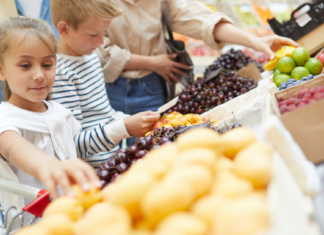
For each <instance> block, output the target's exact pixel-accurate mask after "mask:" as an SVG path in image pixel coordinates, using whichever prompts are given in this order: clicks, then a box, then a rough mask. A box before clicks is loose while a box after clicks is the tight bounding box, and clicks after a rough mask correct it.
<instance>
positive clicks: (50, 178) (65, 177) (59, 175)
mask: <svg viewBox="0 0 324 235" xmlns="http://www.w3.org/2000/svg"><path fill="white" fill-rule="evenodd" d="M55 160H56V159H55ZM37 174H38V178H39V179H40V180H41V182H42V183H43V184H44V185H45V187H46V188H47V190H48V191H49V192H50V194H51V197H52V198H53V199H55V198H57V197H59V194H58V191H57V186H58V185H59V186H61V188H62V189H63V192H64V194H65V195H67V196H71V197H73V196H75V195H74V193H73V191H72V190H71V185H72V184H79V185H80V187H81V188H82V189H83V191H85V192H87V191H89V190H90V184H92V185H94V186H95V187H98V188H100V187H101V183H100V180H99V178H98V176H97V175H96V173H95V171H94V169H93V168H92V167H91V166H90V165H89V164H87V163H85V162H84V161H82V160H79V159H75V160H67V161H64V162H61V161H57V160H56V161H49V162H48V164H47V163H45V164H43V165H42V166H41V167H39V170H38V172H37Z"/></svg>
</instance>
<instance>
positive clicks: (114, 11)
mask: <svg viewBox="0 0 324 235" xmlns="http://www.w3.org/2000/svg"><path fill="white" fill-rule="evenodd" d="M123 13H124V11H123V10H122V9H121V8H119V6H117V4H116V3H114V2H113V1H112V0H51V14H52V22H53V24H54V26H55V27H56V28H57V25H58V23H59V22H60V21H65V22H67V23H68V24H69V25H70V26H71V27H72V28H73V29H75V30H76V29H78V26H79V24H82V23H84V22H85V21H86V20H87V19H88V17H89V16H96V17H98V18H99V19H102V20H107V21H111V20H112V19H113V18H115V17H117V16H120V15H122V14H123Z"/></svg>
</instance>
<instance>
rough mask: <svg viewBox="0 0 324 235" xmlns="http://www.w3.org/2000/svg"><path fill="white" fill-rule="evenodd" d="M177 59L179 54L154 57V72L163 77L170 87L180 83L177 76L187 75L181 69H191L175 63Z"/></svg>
mask: <svg viewBox="0 0 324 235" xmlns="http://www.w3.org/2000/svg"><path fill="white" fill-rule="evenodd" d="M176 57H177V54H172V55H167V54H163V55H158V56H154V57H152V60H153V61H152V62H153V64H154V65H153V71H154V72H156V73H157V74H159V75H160V76H161V77H163V78H164V79H165V80H166V81H167V82H168V83H169V84H170V85H172V84H173V83H177V82H179V79H178V78H177V77H176V76H175V74H180V75H185V73H184V72H183V71H181V70H180V69H185V70H186V69H189V66H188V65H185V64H181V63H178V62H175V61H173V59H175V58H176Z"/></svg>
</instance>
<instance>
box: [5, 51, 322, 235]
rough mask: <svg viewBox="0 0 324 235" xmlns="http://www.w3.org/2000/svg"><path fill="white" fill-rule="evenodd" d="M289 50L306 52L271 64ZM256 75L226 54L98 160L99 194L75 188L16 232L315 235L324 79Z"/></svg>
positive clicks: (240, 58)
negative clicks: (130, 139) (130, 141)
mask: <svg viewBox="0 0 324 235" xmlns="http://www.w3.org/2000/svg"><path fill="white" fill-rule="evenodd" d="M295 50H297V51H300V50H303V49H302V48H297V49H295V48H282V50H281V51H278V52H277V54H276V56H277V57H280V56H281V57H280V58H279V59H278V58H276V61H275V62H276V63H277V64H278V63H279V61H280V59H282V58H285V57H288V58H290V59H291V58H294V56H292V55H293V54H294V51H295ZM310 59H311V58H309V56H308V58H307V60H305V62H304V64H306V63H307V61H309V60H310ZM286 60H287V59H286ZM292 60H293V59H292ZM316 62H317V61H316ZM224 63H225V65H228V64H230V65H231V66H232V67H226V66H224ZM273 63H274V62H273V61H272V62H271V61H270V62H269V64H267V65H266V66H264V69H266V70H270V69H269V68H271V69H274V67H275V66H274V64H273ZM294 63H295V61H294ZM280 64H281V63H279V65H280ZM288 65H289V63H288ZM224 67H225V68H224ZM258 67H259V68H258ZM307 67H308V66H305V67H304V68H305V69H307V70H308V72H309V70H311V69H310V68H309V67H308V68H307ZM231 68H232V69H231ZM277 68H278V69H279V71H280V72H284V70H285V69H287V71H288V69H291V70H293V68H292V67H291V68H287V66H277ZM218 69H220V72H219V73H218V74H217V75H215V76H213V77H211V76H210V77H209V78H208V75H209V74H211V73H213V71H216V70H218ZM260 70H261V68H260V66H256V64H255V62H254V61H253V60H252V59H250V58H249V57H247V56H245V55H244V54H243V53H242V52H240V51H235V50H230V51H229V52H228V53H225V54H224V55H223V56H222V57H220V58H219V59H217V60H216V61H215V63H213V64H212V65H211V66H209V67H208V68H207V69H206V71H205V73H204V77H200V78H198V79H197V80H196V81H195V82H194V83H192V84H190V85H188V86H187V87H185V88H184V90H183V91H182V92H181V94H180V95H179V97H178V98H177V99H176V100H175V102H174V101H173V102H174V103H172V105H171V107H168V108H167V109H166V110H164V111H163V113H162V114H161V119H160V120H159V121H158V122H157V123H156V124H155V125H154V126H153V127H152V130H151V131H149V132H147V133H146V134H145V136H140V137H138V138H137V139H136V142H135V144H134V145H132V146H129V147H127V148H121V149H119V150H118V151H116V155H115V157H113V158H111V159H109V160H108V161H106V162H103V163H101V164H100V166H99V168H98V171H97V172H98V176H99V177H100V179H101V180H102V184H103V189H102V190H98V189H95V188H92V189H91V191H90V192H87V193H84V192H82V190H81V189H80V188H79V187H78V186H74V187H73V190H74V192H75V194H76V198H68V197H61V198H59V199H57V200H55V201H53V202H51V203H50V204H49V205H48V206H47V208H46V209H45V210H44V212H43V214H42V217H43V218H42V219H41V220H40V221H38V222H37V223H35V221H32V222H33V224H34V225H32V226H27V227H26V226H25V228H21V229H19V227H20V226H18V232H17V233H16V234H18V235H25V234H71V235H73V234H74V235H83V234H93V235H101V234H121V235H124V234H125V235H136V234H137V235H164V234H171V235H172V234H175V235H187V234H188V235H191V234H195V235H196V234H197V235H200V234H201V235H205V234H206V235H209V234H213V235H257V234H262V235H266V234H267V235H281V234H282V235H284V234H285V235H286V234H294V235H305V234H316V235H318V234H319V233H316V232H315V233H311V231H317V230H316V228H317V226H316V223H315V222H314V221H313V220H312V219H310V218H312V217H313V216H314V214H315V212H314V206H313V203H312V198H313V197H314V196H316V195H317V194H318V193H319V191H320V189H321V188H320V179H319V177H318V175H317V174H316V170H315V167H314V165H313V164H312V163H311V162H315V163H318V162H320V161H322V160H323V157H322V158H321V156H320V154H319V155H316V154H317V153H322V152H323V151H322V146H323V145H322V144H320V142H321V140H322V138H321V137H320V135H321V133H323V131H322V129H320V128H319V129H318V130H317V132H316V131H315V132H314V131H313V130H314V128H315V127H314V125H315V126H316V128H318V127H319V125H320V124H321V123H322V120H323V119H322V118H321V116H318V115H322V110H323V109H320V108H319V106H321V105H322V104H323V100H321V99H322V98H324V96H323V97H322V87H323V85H324V77H323V76H324V75H318V74H316V73H317V72H316V71H311V73H310V74H312V77H311V78H310V77H309V79H304V78H305V77H304V76H305V74H303V75H302V76H298V77H295V78H296V80H299V81H302V82H297V83H294V82H289V81H288V83H289V85H288V87H287V88H285V89H280V87H282V86H280V84H279V86H278V82H276V76H279V75H280V74H279V75H278V74H277V75H276V74H275V73H276V71H264V72H262V73H261V72H260ZM261 71H262V70H261ZM287 71H286V72H287ZM290 72H291V71H290ZM290 76H292V75H291V74H290ZM307 76H308V74H307ZM306 78H308V77H306ZM303 79H304V80H303ZM278 87H279V89H278ZM307 89H308V90H307ZM309 89H313V90H309ZM295 96H296V98H293V100H292V98H291V97H295ZM312 99H313V100H314V101H312ZM299 100H300V101H299ZM317 100H318V101H317ZM291 104H293V105H294V108H293V107H292V106H290V105H291ZM317 106H318V107H317ZM286 107H287V108H286ZM316 107H317V108H316ZM306 109H307V110H308V109H311V110H313V111H303V110H306ZM317 112H318V114H317ZM309 113H314V114H312V115H311V116H309ZM315 114H316V115H315ZM287 115H291V116H290V117H289V118H286V117H287ZM303 115H304V116H305V117H304V116H303ZM306 115H308V116H307V117H306ZM300 117H304V118H300ZM315 117H319V118H317V119H316V118H315ZM305 118H307V119H308V120H311V121H310V122H309V123H305V121H304V120H305ZM313 118H314V119H313ZM299 121H300V122H299ZM301 122H303V124H301ZM291 124H294V125H295V126H294V127H293V128H291ZM301 125H304V126H306V127H307V128H310V129H311V130H312V131H311V132H307V133H304V131H305V129H303V128H296V126H298V127H300V126H301ZM312 125H313V126H312ZM296 131H297V132H296ZM316 135H317V137H316ZM314 136H315V138H314ZM306 139H308V142H306ZM316 140H319V141H316ZM310 142H312V143H311V145H310ZM304 143H306V144H304ZM305 208H308V209H307V210H306V209H305ZM36 221H37V220H36ZM15 228H16V229H17V226H16V227H15ZM8 234H9V233H8Z"/></svg>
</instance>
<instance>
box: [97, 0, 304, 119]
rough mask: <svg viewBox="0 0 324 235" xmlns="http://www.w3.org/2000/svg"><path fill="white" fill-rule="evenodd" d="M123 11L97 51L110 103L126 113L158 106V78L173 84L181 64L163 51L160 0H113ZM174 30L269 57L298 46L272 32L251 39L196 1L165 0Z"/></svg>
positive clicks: (212, 44)
mask: <svg viewBox="0 0 324 235" xmlns="http://www.w3.org/2000/svg"><path fill="white" fill-rule="evenodd" d="M114 1H115V2H116V3H118V4H119V5H120V6H121V7H122V9H124V11H125V14H123V15H122V16H119V17H117V18H115V19H113V20H112V21H111V24H110V25H109V28H108V30H107V36H108V38H107V39H106V40H105V43H104V44H103V45H102V46H101V48H100V50H97V53H98V54H99V57H100V59H101V63H102V66H103V71H104V76H105V81H106V83H107V84H106V88H107V94H108V97H109V100H110V102H111V106H112V107H113V108H114V109H116V110H118V111H122V112H124V113H127V114H134V113H137V112H142V111H145V110H157V109H158V108H159V107H160V106H162V105H163V104H164V95H163V92H164V90H163V89H164V87H163V80H166V81H167V82H169V83H176V82H178V79H177V77H176V76H175V74H183V72H182V71H181V69H188V67H187V66H186V65H183V64H179V63H176V62H174V61H173V59H174V58H175V57H176V55H167V54H166V48H165V41H164V34H163V30H162V25H161V10H160V9H161V2H162V1H161V0H150V1H145V0H114ZM167 3H168V6H169V9H170V17H171V21H172V28H173V31H174V32H177V33H180V34H183V35H186V36H188V37H191V38H195V39H200V40H203V41H204V42H205V43H206V44H207V45H208V46H210V47H211V48H213V49H215V50H220V49H222V47H223V46H224V45H225V43H231V44H240V45H243V46H246V47H250V48H253V49H255V50H256V51H262V52H265V53H267V54H268V55H269V56H270V57H273V56H274V53H273V50H277V49H278V48H280V47H281V46H282V45H293V46H298V45H297V44H296V43H295V42H293V41H292V40H290V39H288V38H284V37H279V36H276V35H273V36H269V37H262V38H259V37H256V36H253V35H251V34H249V33H247V32H246V31H244V30H242V29H239V28H237V27H235V26H234V25H233V24H232V20H231V19H230V18H229V17H227V16H226V15H225V14H223V13H221V12H214V13H213V12H212V11H211V10H210V9H209V8H208V7H207V6H205V5H204V4H203V3H201V2H198V1H193V2H188V1H186V0H167Z"/></svg>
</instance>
